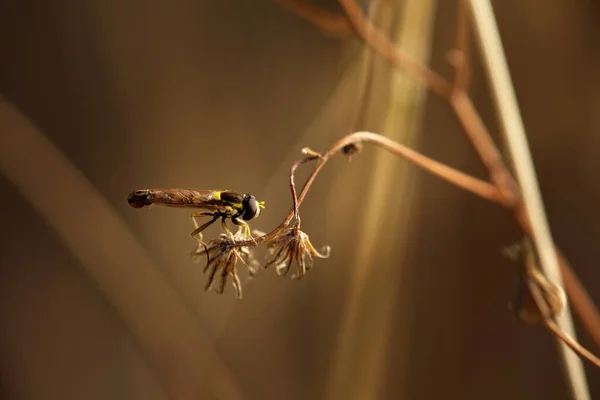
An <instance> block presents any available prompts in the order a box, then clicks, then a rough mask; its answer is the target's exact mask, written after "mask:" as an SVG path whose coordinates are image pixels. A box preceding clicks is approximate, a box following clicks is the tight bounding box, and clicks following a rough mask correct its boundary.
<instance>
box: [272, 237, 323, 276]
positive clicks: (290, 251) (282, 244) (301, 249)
mask: <svg viewBox="0 0 600 400" xmlns="http://www.w3.org/2000/svg"><path fill="white" fill-rule="evenodd" d="M268 246H269V250H268V252H269V255H270V256H271V259H270V261H268V262H267V264H266V265H265V268H267V267H269V266H270V265H275V270H276V271H277V274H278V275H286V274H287V273H288V272H289V270H290V267H291V265H292V262H296V273H295V274H294V275H292V279H300V278H302V277H303V276H304V274H305V273H306V271H308V270H309V269H310V268H312V265H313V259H314V257H319V258H327V257H329V253H330V250H331V249H330V248H329V246H325V247H324V248H323V249H322V251H321V252H318V251H317V250H316V249H315V248H314V247H313V245H312V244H311V243H310V239H309V237H308V235H307V234H306V233H304V232H302V231H301V230H300V229H298V228H297V227H293V228H288V229H285V230H284V231H283V232H281V234H279V235H278V236H276V237H275V238H274V239H273V240H271V241H270V242H268Z"/></svg>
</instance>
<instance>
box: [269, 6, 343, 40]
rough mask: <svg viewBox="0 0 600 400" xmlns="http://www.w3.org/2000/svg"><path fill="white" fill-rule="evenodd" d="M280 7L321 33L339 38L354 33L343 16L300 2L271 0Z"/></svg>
mask: <svg viewBox="0 0 600 400" xmlns="http://www.w3.org/2000/svg"><path fill="white" fill-rule="evenodd" d="M273 1H274V2H275V3H277V4H279V5H280V6H282V7H284V8H287V9H288V10H290V11H292V12H294V13H295V14H296V15H298V16H300V17H302V18H303V19H306V20H308V21H310V22H312V23H313V24H315V25H316V26H318V27H319V28H321V29H322V30H323V31H326V32H330V33H333V34H336V35H340V36H349V35H352V34H353V33H354V31H353V29H352V26H351V25H350V24H349V23H348V20H347V19H346V18H344V16H343V15H339V14H334V13H330V12H327V11H325V10H322V9H320V8H319V7H315V6H314V5H312V4H310V3H307V2H305V1H302V0H273Z"/></svg>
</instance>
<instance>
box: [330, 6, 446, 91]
mask: <svg viewBox="0 0 600 400" xmlns="http://www.w3.org/2000/svg"><path fill="white" fill-rule="evenodd" d="M339 3H340V5H341V6H342V8H344V11H345V12H346V15H347V16H348V20H349V21H350V24H351V25H352V26H353V27H354V30H355V31H356V33H357V34H358V35H359V36H360V38H361V39H362V40H363V41H364V42H365V43H366V44H367V45H368V46H369V47H371V48H372V49H373V50H375V51H376V52H377V53H379V54H380V55H381V56H383V57H384V58H385V59H387V60H389V61H390V62H391V63H392V64H393V65H394V66H395V67H396V68H399V69H401V70H403V71H406V72H408V73H409V74H411V75H413V76H415V77H417V78H419V79H420V80H421V81H423V82H424V83H425V85H426V86H427V87H428V88H429V89H430V90H431V91H433V92H435V93H436V94H438V95H440V96H442V97H448V96H449V95H450V93H451V90H452V86H451V85H450V83H448V81H446V80H445V79H444V78H443V77H442V76H441V75H439V74H437V73H435V72H434V71H432V70H431V69H429V68H427V67H426V66H424V65H422V64H420V63H418V62H416V61H415V60H414V59H413V58H412V57H411V56H410V55H408V54H406V53H405V52H404V51H402V49H399V48H397V47H396V46H395V45H394V44H393V43H391V42H390V41H389V40H388V38H387V37H386V36H385V35H383V34H382V33H381V32H380V31H379V30H378V29H377V28H376V27H375V26H373V24H371V23H370V22H369V20H368V19H367V18H366V17H365V15H364V14H363V12H362V10H361V8H360V6H359V5H358V4H357V3H356V2H355V1H354V0H339Z"/></svg>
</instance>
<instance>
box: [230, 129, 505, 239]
mask: <svg viewBox="0 0 600 400" xmlns="http://www.w3.org/2000/svg"><path fill="white" fill-rule="evenodd" d="M361 143H373V144H376V145H378V146H380V147H382V148H384V149H385V150H388V151H389V152H391V153H393V154H396V155H397V156H400V157H402V158H405V159H406V160H408V161H410V162H412V163H414V164H416V165H418V166H419V167H421V168H423V169H425V170H427V171H429V172H431V173H432V174H434V175H436V176H438V177H440V178H442V179H444V180H446V181H448V182H450V183H452V184H454V185H456V186H458V187H461V188H463V189H465V190H468V191H470V192H472V193H474V194H476V195H477V196H479V197H482V198H484V199H487V200H490V201H493V202H497V203H502V201H503V200H502V197H501V196H500V194H499V192H498V189H497V188H496V187H495V186H494V185H491V184H490V183H488V182H485V181H483V180H480V179H477V178H474V177H472V176H470V175H468V174H465V173H464V172H461V171H458V170H456V169H454V168H451V167H449V166H447V165H445V164H442V163H440V162H438V161H435V160H433V159H431V158H429V157H426V156H424V155H422V154H420V153H418V152H416V151H414V150H412V149H410V148H408V147H406V146H403V145H401V144H400V143H396V142H394V141H393V140H390V139H388V138H386V137H385V136H382V135H379V134H377V133H372V132H355V133H352V134H350V135H347V136H344V137H343V138H342V139H340V140H338V141H337V142H335V143H334V144H333V145H332V146H331V147H330V148H329V149H328V150H327V151H326V152H325V153H323V154H319V155H317V153H315V152H312V154H309V156H308V157H305V158H303V159H301V160H299V161H297V162H296V163H295V164H294V165H293V166H292V169H291V173H290V186H291V190H292V195H293V197H295V193H296V189H295V184H294V178H293V175H294V172H295V170H296V168H297V167H298V166H299V165H300V164H303V163H305V162H308V161H311V160H315V159H317V158H318V159H319V162H318V163H317V165H316V166H315V168H314V170H313V171H312V173H311V174H310V176H309V177H308V179H307V180H306V183H305V184H304V187H303V188H302V191H301V192H300V195H299V196H298V201H297V203H296V201H295V200H294V208H293V209H292V211H290V213H289V214H288V216H287V218H286V219H285V220H284V221H283V222H282V223H281V224H280V225H279V226H278V227H277V228H275V229H274V230H273V231H271V232H269V233H267V234H266V235H264V236H261V237H258V238H256V239H255V240H254V241H252V240H240V241H236V246H240V247H242V246H256V245H258V244H261V243H264V242H266V241H269V240H272V239H273V238H274V237H275V236H277V235H278V234H279V233H280V232H281V231H282V230H283V229H285V228H286V227H287V226H288V225H289V224H290V222H291V221H292V219H293V218H294V215H295V211H297V209H298V206H299V205H300V204H301V203H302V201H303V200H304V198H305V197H306V195H307V193H308V190H309V189H310V187H311V185H312V183H313V182H314V180H315V178H316V177H317V175H318V174H319V172H320V171H321V169H322V168H323V167H324V166H325V164H327V162H328V161H329V160H330V159H331V157H332V156H334V155H335V154H336V153H338V152H339V151H340V150H342V149H343V148H345V147H347V146H350V145H357V144H361Z"/></svg>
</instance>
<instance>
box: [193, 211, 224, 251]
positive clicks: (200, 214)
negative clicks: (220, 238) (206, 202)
mask: <svg viewBox="0 0 600 400" xmlns="http://www.w3.org/2000/svg"><path fill="white" fill-rule="evenodd" d="M208 216H210V217H213V219H212V220H210V221H208V222H207V223H205V224H203V225H202V226H200V225H198V220H196V218H200V217H208ZM218 218H219V217H217V216H215V215H214V214H213V213H211V212H197V213H193V214H192V222H193V223H194V228H195V229H194V231H193V232H192V233H191V234H190V235H191V236H192V237H193V238H194V239H195V240H196V241H197V242H198V243H200V244H204V242H203V241H202V231H203V230H205V229H206V228H208V227H209V226H210V225H212V224H213V222H215V221H216V220H217V219H218Z"/></svg>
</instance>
